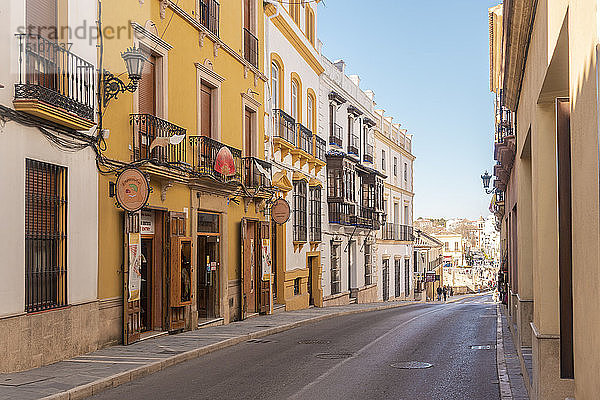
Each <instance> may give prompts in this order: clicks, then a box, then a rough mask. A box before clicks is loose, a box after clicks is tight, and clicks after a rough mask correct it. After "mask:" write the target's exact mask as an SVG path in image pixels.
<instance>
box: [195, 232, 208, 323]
mask: <svg viewBox="0 0 600 400" xmlns="http://www.w3.org/2000/svg"><path fill="white" fill-rule="evenodd" d="M207 266H208V265H207V263H206V237H205V236H198V268H197V271H198V277H197V283H198V284H197V290H196V299H197V300H196V302H197V309H198V317H199V318H206V317H208V309H207V303H208V275H209V273H208V272H207V269H206V268H207Z"/></svg>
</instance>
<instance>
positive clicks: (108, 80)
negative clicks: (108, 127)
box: [102, 70, 138, 107]
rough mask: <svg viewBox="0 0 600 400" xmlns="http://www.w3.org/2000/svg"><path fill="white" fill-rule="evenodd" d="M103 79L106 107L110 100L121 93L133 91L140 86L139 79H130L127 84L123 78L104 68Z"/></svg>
mask: <svg viewBox="0 0 600 400" xmlns="http://www.w3.org/2000/svg"><path fill="white" fill-rule="evenodd" d="M102 81H103V90H104V107H106V106H107V105H108V102H109V101H110V100H112V99H116V98H117V97H118V96H119V94H120V93H125V92H130V93H133V92H135V91H136V90H137V88H138V83H137V81H129V83H128V84H125V83H124V82H123V81H122V80H120V79H119V78H117V77H116V76H114V75H113V74H112V73H110V72H109V71H107V70H104V72H103V79H102Z"/></svg>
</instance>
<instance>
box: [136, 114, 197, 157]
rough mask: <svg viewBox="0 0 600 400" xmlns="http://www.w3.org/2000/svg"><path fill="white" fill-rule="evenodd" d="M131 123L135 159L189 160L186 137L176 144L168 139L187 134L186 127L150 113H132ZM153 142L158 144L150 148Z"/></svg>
mask: <svg viewBox="0 0 600 400" xmlns="http://www.w3.org/2000/svg"><path fill="white" fill-rule="evenodd" d="M129 124H130V125H131V126H132V133H133V158H134V161H139V160H158V161H161V162H163V163H181V164H183V163H185V162H186V161H187V159H186V142H185V138H184V140H182V141H181V142H180V143H179V144H176V145H172V144H170V143H169V139H168V138H170V137H171V136H175V135H185V134H186V130H185V129H184V128H182V127H180V126H177V125H175V124H172V123H170V122H169V121H165V120H164V119H160V118H158V117H156V116H154V115H150V114H130V115H129ZM160 138H164V139H162V140H161V139H160ZM157 139H158V140H157ZM155 141H156V142H155ZM152 143H155V145H157V146H155V147H154V148H153V149H152V150H150V147H151V146H152Z"/></svg>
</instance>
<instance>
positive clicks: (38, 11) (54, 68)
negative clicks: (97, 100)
mask: <svg viewBox="0 0 600 400" xmlns="http://www.w3.org/2000/svg"><path fill="white" fill-rule="evenodd" d="M25 13H26V17H25V18H26V23H27V29H28V32H31V34H32V36H31V37H28V38H27V40H26V43H27V44H26V46H27V49H28V50H29V51H30V52H29V56H28V59H27V63H26V69H27V70H26V76H27V83H30V84H36V85H40V86H42V87H45V88H48V89H52V90H56V88H57V87H58V86H59V82H58V79H60V74H59V71H58V69H59V68H58V63H59V61H60V60H59V49H58V47H57V46H56V45H55V43H56V39H57V31H58V6H57V0H27V2H26V10H25ZM48 42H50V43H48Z"/></svg>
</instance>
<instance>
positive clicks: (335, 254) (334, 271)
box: [331, 242, 342, 294]
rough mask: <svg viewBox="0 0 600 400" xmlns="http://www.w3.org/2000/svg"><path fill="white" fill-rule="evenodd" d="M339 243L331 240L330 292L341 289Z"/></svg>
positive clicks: (334, 292) (335, 292)
mask: <svg viewBox="0 0 600 400" xmlns="http://www.w3.org/2000/svg"><path fill="white" fill-rule="evenodd" d="M340 247H341V246H340V244H339V243H334V242H331V294H337V293H339V292H340V291H341V282H342V277H341V272H340Z"/></svg>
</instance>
